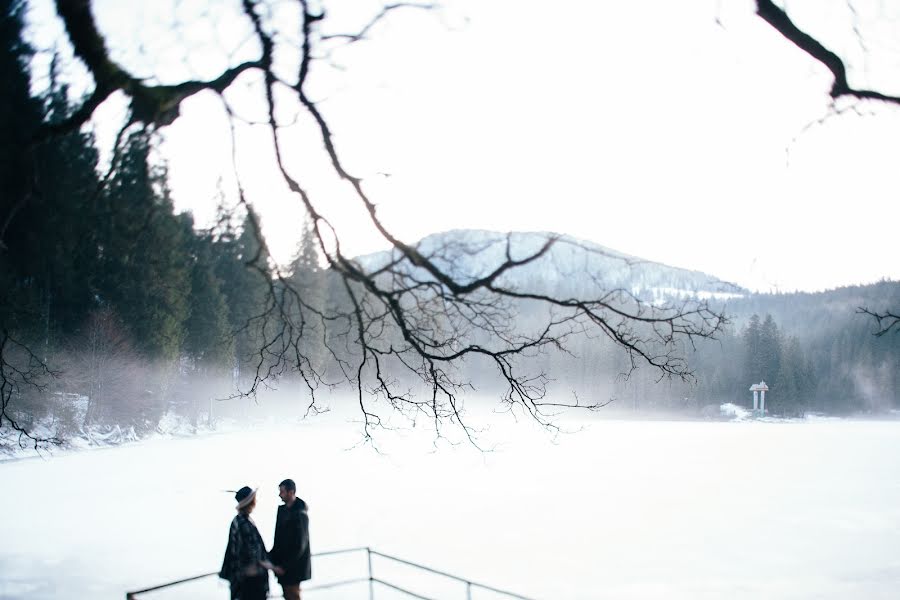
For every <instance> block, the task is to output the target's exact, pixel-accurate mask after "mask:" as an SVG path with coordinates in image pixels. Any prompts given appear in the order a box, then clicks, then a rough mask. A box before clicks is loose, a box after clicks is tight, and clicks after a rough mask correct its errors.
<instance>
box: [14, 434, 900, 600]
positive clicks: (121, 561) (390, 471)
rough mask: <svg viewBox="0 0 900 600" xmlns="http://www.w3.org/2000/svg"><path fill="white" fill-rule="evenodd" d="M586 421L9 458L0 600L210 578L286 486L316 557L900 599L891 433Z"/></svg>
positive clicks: (538, 587) (334, 562) (479, 575)
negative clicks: (458, 434) (236, 531)
mask: <svg viewBox="0 0 900 600" xmlns="http://www.w3.org/2000/svg"><path fill="white" fill-rule="evenodd" d="M585 425H586V427H585V428H584V429H583V430H582V431H580V432H578V433H573V434H570V435H564V436H562V437H561V438H559V440H558V443H556V444H553V443H551V441H550V440H549V439H548V437H547V436H546V435H545V434H543V433H541V432H539V431H536V430H535V428H534V427H533V426H532V425H530V424H527V423H525V424H523V423H520V424H518V425H516V426H506V425H502V426H495V427H494V428H493V429H492V430H491V431H490V432H488V433H485V434H483V436H482V437H483V439H485V440H488V441H490V442H496V443H499V445H498V448H497V449H496V450H495V451H494V452H492V453H489V454H486V455H485V454H481V453H479V452H477V451H475V450H473V449H472V448H471V447H470V446H466V445H461V446H456V447H448V446H446V445H440V444H439V449H438V450H437V451H434V447H433V446H432V444H431V438H430V437H428V436H420V435H419V434H411V433H407V434H404V435H400V434H392V433H385V434H381V437H380V438H379V442H380V450H381V453H376V452H374V451H372V450H371V449H370V448H368V447H358V448H355V449H348V448H350V447H351V446H352V445H353V444H354V443H355V442H357V441H358V439H359V435H358V433H359V430H358V428H357V427H356V426H353V425H349V426H348V425H346V424H344V423H342V422H341V420H340V419H339V418H336V417H335V416H330V417H324V418H322V417H318V418H313V419H310V420H307V421H304V422H302V423H291V424H282V425H269V426H266V427H264V428H261V429H256V430H248V431H232V432H229V433H223V434H208V435H204V436H197V437H185V438H171V439H153V440H149V441H145V442H141V443H137V444H130V445H125V446H122V447H118V448H108V449H101V450H93V451H91V450H88V451H79V452H68V453H67V452H62V453H56V454H54V455H53V456H52V457H50V458H37V459H26V460H15V461H7V462H3V463H0V481H2V482H3V483H2V493H0V514H2V515H3V517H2V540H3V541H2V544H0V598H3V599H6V598H28V599H32V600H39V599H42V598H47V599H50V598H62V597H65V598H100V599H102V598H110V599H111V598H117V599H121V598H123V597H124V593H125V591H126V590H133V589H138V588H141V587H149V586H151V585H153V584H156V583H160V582H164V581H168V580H172V579H177V578H180V577H185V576H189V575H192V574H197V573H203V572H207V571H213V570H216V569H217V568H218V566H219V564H220V562H221V557H222V552H223V550H224V545H225V536H226V531H227V527H228V523H229V521H230V519H231V517H232V516H233V514H234V510H233V504H234V502H233V498H232V494H230V493H227V492H225V491H223V490H227V489H232V490H233V489H236V488H237V487H239V486H241V485H244V484H245V483H246V484H251V485H259V486H260V495H259V501H258V507H257V510H256V512H255V513H254V517H255V519H256V522H257V523H258V525H259V528H260V531H261V532H262V534H263V537H264V538H265V539H266V540H267V541H269V542H271V538H272V528H273V524H274V515H275V509H276V506H277V505H278V498H277V496H276V492H277V489H276V486H277V484H278V482H279V481H280V480H281V479H283V478H285V477H293V478H294V479H296V480H297V482H298V486H299V493H300V495H301V496H302V497H303V498H305V499H306V500H307V502H308V503H309V505H310V518H311V523H312V542H313V545H314V548H313V549H314V551H322V550H327V549H336V548H345V547H355V546H367V545H368V546H372V547H374V548H377V549H379V550H382V551H384V552H388V553H394V554H397V555H399V556H401V557H406V558H410V559H412V560H417V561H421V562H424V563H425V564H429V565H433V566H436V567H438V568H441V569H445V570H447V571H449V572H451V573H458V574H461V575H463V576H466V577H469V578H471V579H474V580H476V581H483V582H485V583H488V584H492V585H495V586H497V587H501V588H506V589H511V590H514V591H519V592H520V593H522V594H524V595H527V596H530V597H533V598H539V599H544V600H574V599H597V598H616V599H630V598H635V599H636V598H641V599H654V598H659V599H665V600H676V599H698V598H700V599H703V598H730V599H731V598H738V599H740V598H747V599H751V598H752V599H758V598H767V599H773V598H785V599H787V598H822V599H830V598H834V599H837V598H841V599H844V598H867V599H879V598H896V595H897V590H898V589H900V422H896V421H893V422H875V421H871V422H863V421H839V420H814V421H805V422H804V421H794V422H789V423H779V422H752V421H748V422H625V421H590V422H585ZM374 567H375V570H376V574H381V575H383V576H389V575H390V576H396V578H397V583H400V584H403V583H407V584H409V585H410V586H418V588H417V589H418V590H419V591H420V592H422V593H423V594H424V595H426V596H430V597H434V598H442V599H444V598H446V599H448V600H453V599H455V598H458V599H459V600H463V599H465V598H466V595H465V589H464V587H463V586H460V585H458V584H454V585H440V584H439V583H438V582H437V581H436V580H434V581H432V580H429V581H424V580H422V579H417V578H414V577H412V576H410V575H409V574H408V573H396V574H395V573H392V572H391V571H389V566H388V565H387V564H385V563H384V562H383V561H381V562H379V561H376V563H375V565H374ZM314 570H315V573H316V576H317V577H316V579H317V580H318V582H320V583H321V582H324V581H325V580H326V579H327V578H337V577H358V576H364V575H365V561H364V558H363V557H361V556H356V557H353V556H349V557H333V558H323V559H321V560H317V561H316V563H315V564H314ZM367 594H368V589H367V588H366V587H365V586H360V587H357V588H346V589H342V590H339V591H335V592H332V593H330V594H326V593H325V592H322V593H313V592H310V593H308V594H304V598H306V600H317V599H319V598H345V599H349V598H366V597H367ZM176 597H177V598H186V597H190V598H205V597H209V598H226V597H227V590H226V588H225V587H224V585H223V584H221V583H218V582H217V581H216V580H215V579H207V580H204V581H201V582H199V583H197V584H194V585H192V586H187V587H185V588H182V589H181V591H180V592H178V593H168V592H162V593H152V594H147V595H146V596H145V598H147V599H150V600H153V599H157V598H158V599H169V598H176ZM400 597H401V596H391V595H390V594H389V593H388V592H387V591H386V590H384V589H376V598H378V599H379V600H387V599H389V598H400ZM489 598H490V599H492V600H493V599H496V598H499V596H496V595H487V594H481V595H478V594H477V593H473V599H474V600H479V599H485V600H486V599H489Z"/></svg>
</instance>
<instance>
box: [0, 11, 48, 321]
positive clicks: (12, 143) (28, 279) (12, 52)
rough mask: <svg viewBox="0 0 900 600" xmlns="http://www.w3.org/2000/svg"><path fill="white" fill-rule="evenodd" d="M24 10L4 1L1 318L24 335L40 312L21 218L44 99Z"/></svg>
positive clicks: (0, 24)
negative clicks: (33, 78)
mask: <svg viewBox="0 0 900 600" xmlns="http://www.w3.org/2000/svg"><path fill="white" fill-rule="evenodd" d="M24 8H25V3H24V2H22V1H20V0H0V81H2V82H3V92H2V93H0V290H2V292H0V294H2V295H0V322H2V325H3V327H4V328H6V329H9V330H13V331H18V332H19V333H20V335H25V334H26V332H24V331H22V329H24V328H25V326H26V325H27V324H28V323H27V321H28V320H29V317H30V318H31V319H30V320H31V321H33V320H34V319H33V317H34V315H36V314H39V312H40V298H39V294H38V293H37V292H36V291H35V289H34V285H33V284H34V281H35V280H34V274H33V273H31V272H30V270H29V268H28V267H29V265H28V263H29V252H28V247H29V243H30V238H31V233H30V226H31V224H30V223H28V222H27V221H26V220H24V219H23V218H22V211H23V209H24V207H26V206H27V205H28V204H29V202H30V200H31V191H32V190H31V184H32V181H33V178H32V176H31V174H32V167H33V161H32V160H31V156H30V154H31V150H30V148H31V139H32V137H33V135H34V132H35V130H36V128H37V127H38V125H39V124H40V122H41V105H40V102H38V101H36V100H34V99H33V98H32V97H31V94H30V76H29V71H28V62H29V60H30V58H31V56H32V54H33V51H32V49H31V47H30V46H29V45H28V44H27V43H26V42H25V41H24V39H23V37H22V31H23V18H24V17H23V14H24Z"/></svg>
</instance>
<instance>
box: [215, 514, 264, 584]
mask: <svg viewBox="0 0 900 600" xmlns="http://www.w3.org/2000/svg"><path fill="white" fill-rule="evenodd" d="M262 560H268V556H267V554H266V547H265V544H263V540H262V537H261V536H260V535H259V531H258V530H257V529H256V525H255V524H254V523H253V521H252V520H251V519H250V517H249V516H248V515H245V514H243V513H238V514H237V516H236V517H235V518H234V519H233V520H232V521H231V527H230V528H229V529H228V545H227V546H226V547H225V558H224V559H223V560H222V570H221V571H219V577H221V578H222V579H227V580H228V581H230V582H231V585H232V587H233V588H237V587H239V586H240V583H241V581H242V580H243V579H245V578H247V577H253V576H258V575H264V574H265V573H266V570H265V569H264V568H263V567H261V566H260V565H259V562H260V561H262ZM268 581H269V579H268V577H266V591H268V589H269V588H268Z"/></svg>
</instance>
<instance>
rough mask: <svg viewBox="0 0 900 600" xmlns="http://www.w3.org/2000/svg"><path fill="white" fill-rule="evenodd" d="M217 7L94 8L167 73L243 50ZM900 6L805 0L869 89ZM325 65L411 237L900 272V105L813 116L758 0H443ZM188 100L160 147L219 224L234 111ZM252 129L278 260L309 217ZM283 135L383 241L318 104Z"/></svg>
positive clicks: (772, 284) (361, 235)
mask: <svg viewBox="0 0 900 600" xmlns="http://www.w3.org/2000/svg"><path fill="white" fill-rule="evenodd" d="M208 4H209V6H210V7H211V8H209V10H208V14H200V13H198V14H196V15H194V14H192V13H191V12H190V9H189V8H186V7H188V6H189V5H190V3H189V2H182V3H178V4H172V3H169V2H160V3H159V4H155V5H153V6H156V7H159V6H166V7H167V8H165V10H163V9H159V8H154V9H148V8H147V5H146V4H145V3H128V2H126V3H121V2H112V0H96V1H95V3H94V5H95V11H96V12H97V16H98V20H99V21H100V26H101V28H103V29H104V31H108V32H109V33H110V45H111V47H112V48H113V50H114V51H116V48H117V47H119V46H121V47H126V46H131V47H135V46H136V45H135V43H134V40H135V39H140V41H141V44H140V47H141V48H143V49H144V51H145V52H146V53H148V54H149V55H151V56H153V57H154V59H155V60H156V61H157V62H158V64H168V65H170V66H171V65H172V64H177V62H176V63H173V62H171V61H169V62H168V63H167V62H165V61H166V58H167V56H166V53H167V52H170V51H171V52H172V56H173V57H174V56H177V55H178V46H179V44H182V45H188V46H190V45H200V44H204V43H206V44H209V45H211V47H213V48H215V46H216V45H220V46H221V45H222V44H224V45H225V46H228V45H229V44H230V45H232V46H236V45H238V44H237V42H236V41H235V40H236V39H237V38H238V37H239V36H240V35H241V33H240V31H239V30H235V31H230V30H229V27H230V26H229V19H228V17H227V14H228V9H227V6H229V5H230V3H229V2H223V1H222V2H211V3H208ZM885 5H888V6H887V8H886V7H885ZM893 5H894V3H882V2H872V3H868V4H867V3H864V2H857V3H854V6H855V7H856V8H857V13H858V15H859V16H858V19H857V20H856V21H854V19H853V16H852V13H850V11H849V10H848V9H847V4H846V3H845V2H841V1H836V2H833V3H829V2H824V1H821V0H809V1H807V2H792V3H791V5H790V7H791V10H792V11H794V12H792V15H796V18H797V19H798V20H799V21H800V25H801V26H805V27H807V28H808V29H809V30H810V32H811V33H814V34H816V35H819V36H821V38H822V39H823V41H824V42H825V43H826V45H830V46H831V47H832V48H833V49H834V50H836V51H839V52H842V53H845V54H846V55H847V56H848V57H850V58H852V59H853V60H854V62H853V65H854V66H855V67H856V68H855V69H854V70H853V71H851V76H852V77H853V80H852V81H853V83H855V84H856V85H859V86H866V85H870V86H879V87H880V89H882V90H883V91H887V92H895V93H896V92H900V83H898V82H900V56H898V54H897V53H896V52H885V49H884V47H883V45H882V44H881V43H880V42H881V41H882V40H891V39H896V34H897V33H898V32H900V28H898V27H897V25H898V19H900V16H898V15H896V14H890V12H889V9H890V8H891V6H893ZM173 6H175V7H176V9H175V10H173V9H172V7H173ZM377 6H379V5H378V4H377V3H371V2H368V1H363V0H359V1H357V2H341V3H334V4H332V5H329V6H328V9H329V13H328V14H329V19H330V22H331V23H332V25H330V26H329V25H327V23H326V27H327V28H328V30H329V31H350V30H352V29H354V28H358V27H359V26H360V25H361V24H362V23H363V22H365V21H366V19H367V18H368V17H370V16H371V15H372V14H374V13H375V12H377ZM148 10H150V11H155V12H152V13H151V12H148ZM179 11H182V12H179ZM160 14H162V15H164V17H162V21H163V22H164V21H165V18H168V17H165V15H169V16H171V15H175V19H176V21H178V27H177V28H176V29H175V30H174V33H173V39H171V40H166V39H164V37H160V36H159V35H158V34H155V33H148V32H152V31H154V29H153V27H151V26H150V25H149V24H148V20H152V18H156V17H158V16H159V15H160ZM223 15H225V16H223ZM197 16H200V17H202V18H203V19H205V22H206V23H207V24H206V25H205V26H198V25H196V23H198V22H200V21H197V20H196V19H195V17H197ZM210 16H212V18H210ZM854 22H856V23H857V26H858V27H859V28H860V30H861V31H862V33H863V36H864V40H865V42H866V48H867V49H868V50H869V51H868V52H864V51H863V47H862V46H861V45H860V43H859V39H858V38H857V37H856V36H855V35H854V32H853V25H854ZM209 23H214V26H212V27H210V26H209ZM204 32H206V33H204ZM135 36H136V37H135ZM142 36H143V37H142ZM154 44H156V46H155V49H154ZM895 45H896V44H894V46H895ZM893 49H894V48H893V47H890V48H888V50H893ZM243 51H248V52H250V51H252V48H250V49H249V50H248V49H247V48H244V49H243ZM240 52H241V49H240V48H239V49H238V55H239V54H240ZM213 54H214V53H213ZM204 56H207V55H206V54H205V53H204V52H203V51H196V52H195V53H194V57H195V58H196V64H191V65H184V64H183V63H182V65H183V66H185V68H189V69H190V70H193V72H198V73H199V74H204V69H207V70H209V71H210V72H209V73H206V75H207V76H208V75H214V74H215V72H216V69H219V70H220V69H221V66H220V65H217V64H216V62H215V61H214V60H211V61H209V62H204V61H203V57H204ZM122 57H123V58H122V60H123V61H127V60H128V59H127V57H126V55H125V54H122ZM331 59H332V60H331V63H328V62H325V61H322V62H319V63H316V64H315V65H314V71H313V75H312V80H311V82H310V83H311V85H310V89H311V91H312V93H313V95H314V97H315V98H316V99H318V100H320V102H321V109H322V110H323V112H324V114H325V116H326V117H327V118H328V120H329V122H330V124H331V126H332V128H333V129H334V132H335V140H336V142H337V144H338V150H339V152H340V153H341V155H342V156H343V157H344V159H345V160H346V163H347V166H348V167H349V169H350V171H351V172H352V173H354V174H355V175H359V176H361V177H363V178H364V179H365V181H366V185H367V189H368V190H369V191H370V192H371V194H372V197H373V199H375V200H376V202H377V203H378V206H379V213H380V214H381V215H382V217H383V218H384V220H385V221H386V222H387V224H388V225H389V226H390V227H391V228H392V229H393V231H394V232H395V233H396V234H398V235H399V236H400V237H402V238H403V239H405V240H407V241H414V240H416V239H418V238H420V237H423V236H425V235H427V234H429V233H433V232H437V231H442V230H446V229H450V228H463V227H466V228H484V229H493V230H518V231H529V230H538V231H542V230H552V231H557V232H562V233H568V234H571V235H574V236H577V237H580V238H584V239H589V240H592V241H595V242H598V243H600V244H604V245H606V246H609V247H612V248H615V249H617V250H620V251H623V252H626V253H629V254H633V255H637V256H641V257H644V258H647V259H651V260H657V261H661V262H665V263H668V264H672V265H677V266H681V267H687V268H693V269H699V270H703V271H706V272H708V273H711V274H713V275H716V276H719V277H721V278H724V279H728V280H731V281H735V282H737V283H739V284H742V285H745V286H748V287H751V288H754V289H761V290H771V289H778V290H782V291H790V290H794V289H803V290H818V289H824V288H830V287H835V286H839V285H847V284H853V283H861V282H872V281H876V280H878V279H881V278H884V277H887V278H893V279H898V278H900V262H898V261H897V256H898V254H900V252H898V250H900V238H898V236H897V235H896V225H897V223H898V222H900V209H898V203H897V201H896V199H897V194H898V191H897V181H896V175H895V173H896V162H897V160H896V158H897V147H898V141H900V108H894V107H886V106H879V105H875V104H871V103H869V104H863V105H860V107H859V108H860V110H861V111H862V113H864V114H863V116H860V115H859V114H857V113H856V112H854V111H848V112H846V113H844V114H842V115H840V116H831V117H829V118H828V119H827V120H826V121H824V122H823V123H817V121H819V120H820V119H821V118H822V117H824V116H825V115H826V114H828V112H829V107H830V103H829V98H828V97H827V90H828V89H829V86H830V83H831V79H830V76H829V74H828V73H827V72H826V71H825V69H824V68H822V67H820V66H819V65H817V64H816V63H814V62H813V61H812V60H811V59H809V58H808V57H807V56H806V55H804V54H802V53H801V52H799V51H798V50H796V49H795V48H794V47H793V46H791V45H790V44H789V43H788V42H787V41H786V40H784V39H783V38H781V37H780V36H779V35H778V34H777V33H776V32H775V31H774V30H772V29H771V28H769V27H768V26H767V25H766V24H765V23H764V22H762V21H761V20H760V19H759V18H757V17H756V16H755V15H754V14H753V6H752V2H749V1H729V2H717V1H714V0H711V1H708V2H670V1H667V0H652V1H634V2H611V1H603V2H580V1H575V0H559V1H557V2H554V3H550V4H548V3H540V2H536V1H531V0H491V1H484V0H482V1H476V0H450V1H448V2H445V3H444V8H443V9H441V10H439V11H435V12H432V13H429V12H425V11H420V10H406V11H402V12H397V13H396V14H394V15H393V16H392V17H391V18H390V19H389V20H387V21H385V22H383V23H381V24H380V25H378V26H377V27H376V28H374V29H373V30H372V32H371V34H370V40H369V41H365V42H362V43H359V44H355V45H353V46H352V47H349V48H338V49H336V50H335V51H334V52H333V54H332V55H331ZM179 60H180V59H179ZM239 93H242V92H235V94H239ZM233 97H236V96H233ZM846 104H848V105H849V104H850V103H846ZM840 106H841V107H844V106H845V104H841V105H840ZM108 112H113V111H108ZM248 112H249V109H248ZM182 115H183V116H182V118H181V119H179V120H178V121H177V122H176V124H175V125H174V126H173V127H171V128H169V129H168V130H167V131H166V134H165V135H166V140H167V142H166V144H165V146H164V151H165V154H166V155H167V157H168V158H169V160H170V168H171V171H170V173H171V178H172V179H171V181H172V185H173V188H174V194H175V198H176V201H177V203H178V206H179V207H180V208H189V209H192V210H193V211H194V212H195V214H196V216H197V217H198V220H199V221H200V223H201V224H202V223H204V222H206V221H208V220H209V219H210V217H211V215H212V206H213V203H212V200H211V198H212V197H213V195H214V190H215V184H216V180H217V178H218V176H219V175H220V173H226V174H227V173H228V172H229V171H230V169H231V159H230V149H229V141H228V136H227V128H226V127H225V126H224V118H223V116H222V111H221V107H220V104H219V103H218V102H217V101H216V100H214V99H213V98H210V97H198V98H196V99H194V100H192V101H190V102H188V103H186V104H185V106H184V109H183V111H182ZM248 116H250V115H249V114H248ZM257 116H259V115H257ZM102 118H103V117H102V115H101V117H100V119H99V120H100V121H102ZM98 128H99V130H102V129H103V124H102V123H100V124H99V125H98ZM239 144H240V145H239V147H238V161H239V171H240V173H241V175H242V178H243V179H244V181H245V184H246V185H247V187H248V191H249V192H250V194H251V198H254V199H255V202H256V205H257V206H258V208H259V210H260V212H261V215H262V219H263V227H264V231H265V233H266V236H267V238H268V239H269V241H270V245H271V246H272V250H273V254H274V255H275V257H276V258H278V259H279V260H282V261H285V260H287V258H288V257H289V255H290V253H291V251H292V249H293V247H294V244H295V240H296V234H297V231H298V229H299V223H300V220H301V218H302V213H301V212H300V210H299V209H298V207H297V202H296V200H294V199H292V198H291V197H290V196H289V195H288V194H287V193H286V192H285V190H284V188H283V186H282V185H280V184H279V182H278V177H277V175H276V174H275V172H274V170H273V167H272V164H271V160H270V156H269V150H268V144H267V143H266V137H265V131H263V130H262V129H261V128H255V129H254V128H251V127H243V128H241V129H240V131H239ZM285 144H286V147H288V148H289V156H288V159H289V164H290V168H291V170H292V172H293V173H294V174H295V175H296V176H297V177H298V178H299V179H300V180H301V182H302V183H303V184H304V185H305V186H306V187H307V188H309V189H310V191H311V192H313V193H314V198H318V199H319V201H320V202H322V203H323V206H327V207H328V210H327V212H328V214H329V216H330V217H331V218H332V219H333V221H334V222H335V223H336V224H337V225H338V227H339V228H340V232H341V234H342V238H343V240H342V241H343V244H344V247H345V249H347V250H349V251H350V252H352V253H364V252H370V251H374V250H378V249H382V248H384V247H385V244H384V243H383V241H381V240H380V239H379V238H378V236H377V234H376V233H375V231H374V230H373V229H372V228H371V227H367V223H366V221H365V218H364V217H363V215H362V212H361V211H360V210H359V207H355V206H354V205H352V204H350V203H349V202H348V200H346V199H345V192H344V191H342V188H341V187H340V186H336V184H335V182H334V181H333V180H331V179H329V178H328V177H327V176H326V174H327V173H328V171H329V168H328V165H327V162H326V161H325V160H324V156H323V155H322V152H321V150H320V147H321V144H320V142H319V140H318V139H317V138H316V136H315V131H314V130H313V129H312V128H311V127H310V125H309V123H308V121H304V120H302V119H301V121H300V122H299V123H298V125H297V126H296V127H295V128H293V130H292V131H291V132H289V133H288V134H287V135H286V138H285ZM383 174H389V177H388V176H385V175H383ZM226 177H227V175H226ZM326 199H327V201H326Z"/></svg>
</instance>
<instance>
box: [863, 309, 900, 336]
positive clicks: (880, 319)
mask: <svg viewBox="0 0 900 600" xmlns="http://www.w3.org/2000/svg"><path fill="white" fill-rule="evenodd" d="M856 313H857V314H861V315H868V316H870V317H872V318H873V319H874V320H875V323H876V326H877V327H878V331H876V332H875V333H874V334H873V335H874V336H875V337H881V336H883V335H884V334H886V333H888V332H889V331H891V330H894V333H900V314H897V313H894V312H891V311H885V312H875V311H873V310H869V308H867V307H865V306H861V307H859V308H858V309H856Z"/></svg>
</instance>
